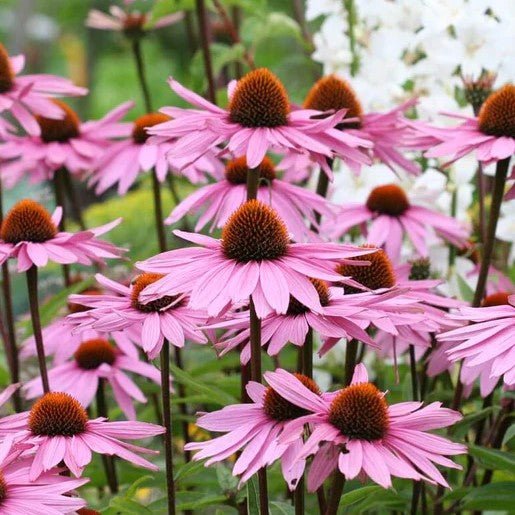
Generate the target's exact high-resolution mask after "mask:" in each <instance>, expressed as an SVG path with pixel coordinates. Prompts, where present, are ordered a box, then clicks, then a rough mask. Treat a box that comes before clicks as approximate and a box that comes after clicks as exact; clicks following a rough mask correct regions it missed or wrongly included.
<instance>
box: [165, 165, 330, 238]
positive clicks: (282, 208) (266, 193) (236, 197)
mask: <svg viewBox="0 0 515 515" xmlns="http://www.w3.org/2000/svg"><path fill="white" fill-rule="evenodd" d="M248 170H249V169H248V167H247V163H246V161H245V158H244V157H240V158H238V159H234V160H232V161H229V162H228V163H227V164H226V167H225V177H224V178H223V179H221V180H219V181H217V182H216V183H214V184H209V185H208V186H204V187H202V188H200V189H198V190H197V191H195V192H194V193H192V194H191V195H190V196H188V197H186V198H185V199H184V200H183V201H182V202H181V203H180V204H179V205H177V206H176V207H175V208H174V210H173V211H172V212H171V213H170V216H169V217H168V218H167V219H166V220H165V223H168V224H173V223H175V222H177V221H178V220H180V219H181V218H182V217H184V216H185V215H186V214H188V213H192V212H198V211H202V212H203V213H202V215H201V217H200V218H199V220H198V222H197V225H196V226H195V231H201V230H202V229H203V227H204V226H205V225H206V224H207V223H208V222H210V221H212V222H213V223H212V225H211V230H213V229H215V228H220V227H223V226H224V225H225V223H226V222H227V220H228V219H229V216H230V215H231V214H232V213H233V211H235V210H236V209H238V207H240V205H241V204H243V203H244V202H245V200H246V198H247V187H246V184H247V173H248ZM257 171H258V173H259V177H260V184H259V188H258V192H257V198H258V200H260V201H261V202H263V203H264V204H268V205H270V206H271V207H273V208H274V209H275V210H276V211H277V214H278V215H279V216H280V217H281V218H282V219H283V221H284V223H285V224H286V227H287V228H288V230H289V231H290V232H291V233H292V234H293V236H294V239H295V240H296V241H301V240H304V239H314V238H315V235H314V234H313V232H312V231H310V230H309V228H308V226H307V224H306V222H307V221H308V222H309V223H310V224H311V225H312V226H313V227H315V228H317V229H318V223H317V221H316V216H315V214H316V213H319V214H321V215H322V214H323V215H326V216H331V215H332V214H333V210H332V209H331V208H330V206H329V203H328V202H327V201H326V200H325V199H324V198H323V197H321V196H320V195H317V194H316V193H313V192H311V191H309V190H307V189H305V188H301V187H299V186H295V185H293V184H290V183H288V182H285V181H282V180H280V179H278V178H277V176H276V172H275V166H274V164H273V162H272V161H271V160H270V159H268V158H267V157H265V159H263V161H262V162H261V164H260V165H259V166H258V167H257Z"/></svg>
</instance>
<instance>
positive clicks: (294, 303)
mask: <svg viewBox="0 0 515 515" xmlns="http://www.w3.org/2000/svg"><path fill="white" fill-rule="evenodd" d="M309 280H310V281H311V284H312V285H313V286H314V287H315V290H316V291H317V293H318V298H319V299H320V304H321V305H322V306H327V305H328V304H329V287H328V286H327V283H326V282H325V281H322V280H321V279H311V278H310V279H309ZM308 311H309V308H308V307H307V306H305V305H304V304H302V303H301V302H299V301H298V300H297V299H296V298H295V297H293V296H292V295H290V303H289V304H288V311H287V312H286V314H287V315H290V316H295V315H303V314H304V313H307V312H308Z"/></svg>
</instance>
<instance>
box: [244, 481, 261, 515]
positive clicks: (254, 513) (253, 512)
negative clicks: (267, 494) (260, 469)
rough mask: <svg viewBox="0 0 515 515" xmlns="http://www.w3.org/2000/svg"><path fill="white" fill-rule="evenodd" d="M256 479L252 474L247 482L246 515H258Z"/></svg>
mask: <svg viewBox="0 0 515 515" xmlns="http://www.w3.org/2000/svg"><path fill="white" fill-rule="evenodd" d="M260 511H261V510H260V509H259V488H258V478H257V475H256V474H254V475H253V476H252V477H251V478H250V479H249V480H248V481H247V512H248V515H260Z"/></svg>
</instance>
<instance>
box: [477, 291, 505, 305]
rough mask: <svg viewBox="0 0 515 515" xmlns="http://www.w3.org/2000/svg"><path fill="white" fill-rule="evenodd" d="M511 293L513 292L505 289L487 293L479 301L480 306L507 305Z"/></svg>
mask: <svg viewBox="0 0 515 515" xmlns="http://www.w3.org/2000/svg"><path fill="white" fill-rule="evenodd" d="M510 295H513V293H508V292H507V291H498V292H495V293H492V294H491V295H487V296H486V297H485V298H484V299H483V302H481V307H483V308H489V307H492V306H504V305H508V304H509V302H508V297H509V296H510Z"/></svg>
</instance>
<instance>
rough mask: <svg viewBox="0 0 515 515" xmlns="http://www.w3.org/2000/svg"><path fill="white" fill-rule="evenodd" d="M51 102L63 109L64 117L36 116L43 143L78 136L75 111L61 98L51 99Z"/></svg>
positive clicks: (61, 140) (77, 119)
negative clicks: (55, 118)
mask: <svg viewBox="0 0 515 515" xmlns="http://www.w3.org/2000/svg"><path fill="white" fill-rule="evenodd" d="M52 102H54V104H56V105H57V106H58V107H60V108H61V110H62V111H64V118H61V119H60V120H54V119H53V118H45V117H44V116H36V119H37V121H38V124H39V126H40V128H41V139H42V140H43V141H44V142H45V143H52V142H53V141H59V142H61V143H64V142H65V141H68V140H70V139H72V138H76V137H77V136H79V134H80V131H79V125H80V120H79V117H78V116H77V113H76V112H75V111H74V110H73V109H72V108H71V107H70V106H69V105H67V104H65V103H64V102H62V101H61V100H56V99H52Z"/></svg>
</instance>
